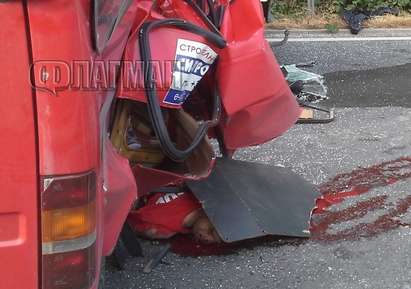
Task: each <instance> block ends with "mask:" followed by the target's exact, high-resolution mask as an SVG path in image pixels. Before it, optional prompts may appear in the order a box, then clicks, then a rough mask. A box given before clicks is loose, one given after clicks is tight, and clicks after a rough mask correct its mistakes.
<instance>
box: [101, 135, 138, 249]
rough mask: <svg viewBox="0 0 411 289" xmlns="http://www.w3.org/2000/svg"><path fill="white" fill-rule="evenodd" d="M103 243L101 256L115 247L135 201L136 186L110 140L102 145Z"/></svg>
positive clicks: (126, 162)
mask: <svg viewBox="0 0 411 289" xmlns="http://www.w3.org/2000/svg"><path fill="white" fill-rule="evenodd" d="M103 161H104V171H103V174H104V184H103V186H104V187H103V188H104V191H105V192H106V193H105V200H104V203H105V207H104V231H105V232H104V242H103V255H104V256H107V255H109V254H110V253H111V251H112V250H113V248H114V247H115V245H116V243H117V240H118V237H119V235H120V232H121V229H122V227H123V223H124V221H125V219H126V218H127V215H128V212H129V211H130V209H131V205H132V204H133V203H134V201H135V200H136V199H137V186H136V181H135V178H134V176H133V173H132V171H131V169H130V164H129V162H128V160H127V159H126V158H124V157H122V156H121V155H119V154H118V153H117V152H116V150H115V148H114V147H113V145H112V144H111V142H110V140H108V139H107V140H105V144H104V160H103Z"/></svg>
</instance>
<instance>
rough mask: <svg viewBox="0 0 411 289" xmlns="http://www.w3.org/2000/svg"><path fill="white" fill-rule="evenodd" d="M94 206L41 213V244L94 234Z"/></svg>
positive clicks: (88, 205)
mask: <svg viewBox="0 0 411 289" xmlns="http://www.w3.org/2000/svg"><path fill="white" fill-rule="evenodd" d="M95 220H96V204H95V202H94V201H93V202H91V203H89V204H87V205H85V206H80V207H74V208H65V209H56V210H47V211H43V212H42V235H43V236H42V238H43V242H44V243H47V242H55V241H66V240H72V239H76V238H80V237H84V236H86V235H89V234H91V233H93V232H94V230H95V227H96V224H95Z"/></svg>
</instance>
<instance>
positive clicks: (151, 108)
mask: <svg viewBox="0 0 411 289" xmlns="http://www.w3.org/2000/svg"><path fill="white" fill-rule="evenodd" d="M163 26H170V27H176V28H179V29H182V30H185V31H189V32H192V33H194V34H197V35H201V36H203V37H204V38H205V39H207V40H208V41H209V42H211V43H212V44H214V45H215V46H216V47H218V48H224V47H225V46H226V42H225V40H224V39H223V38H222V37H221V36H220V35H218V34H216V33H213V32H210V31H208V30H204V29H203V28H201V27H198V26H196V25H194V24H192V23H189V22H187V21H185V20H182V19H164V20H157V21H152V22H146V23H144V24H143V25H142V28H141V30H140V34H139V40H140V54H141V59H142V61H143V63H142V65H143V68H144V65H145V67H146V69H147V70H146V73H145V77H144V86H145V93H146V97H147V104H148V112H149V116H150V120H151V122H152V124H153V130H154V132H155V134H156V136H157V137H158V139H159V141H160V145H161V147H162V149H163V151H164V153H165V154H166V155H167V156H168V157H169V158H171V159H172V160H174V161H184V160H185V159H187V158H188V157H189V156H190V154H191V153H192V152H193V150H194V149H195V148H196V147H198V145H199V144H200V143H201V141H202V140H203V138H204V136H205V135H206V134H207V131H208V129H209V128H210V127H212V126H215V125H217V124H218V119H213V120H210V121H206V122H203V123H201V124H200V127H199V128H198V130H197V132H196V134H195V137H194V139H193V142H192V143H191V144H190V145H189V146H188V148H186V149H184V150H180V149H178V148H177V147H176V146H175V145H174V143H173V142H172V140H171V138H170V135H169V133H168V130H167V126H166V123H165V121H164V117H163V114H162V112H161V106H160V103H159V101H158V97H157V90H156V88H155V87H156V85H155V80H153V78H152V71H153V69H152V63H151V62H152V57H151V48H150V40H149V34H150V31H151V30H153V29H156V28H159V27H163ZM215 97H216V99H217V100H215V101H214V115H218V116H219V114H220V111H221V101H220V99H219V96H218V94H216V95H215Z"/></svg>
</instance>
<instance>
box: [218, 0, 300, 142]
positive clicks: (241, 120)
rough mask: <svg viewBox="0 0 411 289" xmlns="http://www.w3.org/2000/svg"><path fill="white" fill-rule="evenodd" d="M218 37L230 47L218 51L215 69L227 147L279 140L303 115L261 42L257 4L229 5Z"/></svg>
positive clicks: (246, 0)
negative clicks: (223, 38) (222, 108)
mask: <svg viewBox="0 0 411 289" xmlns="http://www.w3.org/2000/svg"><path fill="white" fill-rule="evenodd" d="M244 15H247V17H244ZM221 33H222V34H223V36H224V37H225V39H226V40H227V43H228V46H227V47H226V48H225V49H223V50H221V51H220V59H219V63H218V69H217V81H218V84H219V89H220V93H221V99H222V102H223V106H224V110H225V118H224V119H223V121H222V123H221V126H220V128H221V130H222V132H223V137H224V142H225V146H226V148H227V149H228V150H235V149H237V148H240V147H245V146H251V145H257V144H261V143H264V142H267V141H269V140H271V139H273V138H275V137H278V136H279V135H281V134H282V133H284V132H285V131H286V130H288V129H289V128H290V127H291V126H292V125H293V124H294V123H295V122H296V120H297V119H298V116H299V115H300V112H301V110H300V108H299V106H298V104H297V101H296V99H295V97H294V95H293V94H292V92H291V91H290V89H289V87H288V84H287V82H286V80H285V78H284V76H283V74H282V72H281V69H280V66H279V65H278V63H277V60H276V58H275V56H274V53H273V52H272V49H271V47H270V45H269V44H268V43H267V41H266V40H265V37H264V17H263V12H262V8H261V4H260V1H259V0H237V1H233V2H232V3H231V4H229V5H228V6H227V9H226V11H225V15H224V19H223V23H222V26H221Z"/></svg>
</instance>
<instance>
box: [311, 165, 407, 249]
mask: <svg viewBox="0 0 411 289" xmlns="http://www.w3.org/2000/svg"><path fill="white" fill-rule="evenodd" d="M409 178H411V158H399V159H396V160H393V161H388V162H384V163H382V164H379V165H375V166H372V167H369V168H360V169H357V170H354V171H352V172H351V173H347V174H340V175H338V176H336V177H335V178H334V179H332V180H331V181H329V182H327V183H325V184H323V185H322V186H321V187H320V192H321V194H322V196H323V197H322V198H321V199H318V200H317V208H316V209H315V210H314V212H313V218H312V220H311V234H312V238H313V239H316V240H328V241H335V240H342V239H355V238H359V237H371V236H373V235H376V234H379V233H382V232H385V231H388V230H391V229H395V228H398V227H399V226H403V225H409V224H404V223H403V222H402V221H401V218H400V217H401V216H402V215H403V214H404V213H406V212H407V211H408V209H409V208H410V207H411V191H410V196H407V197H406V198H403V199H401V200H399V201H398V203H397V205H396V206H395V207H394V208H391V209H389V210H387V213H386V214H385V215H382V216H380V217H379V218H377V220H375V221H374V222H372V223H360V224H357V225H355V226H353V227H351V228H347V229H345V230H342V231H340V232H338V233H336V234H332V233H329V228H330V226H331V225H332V224H336V223H341V222H346V221H351V220H355V219H358V218H361V217H363V216H365V215H366V214H368V213H369V212H371V211H374V210H377V209H382V208H384V206H386V203H385V201H386V199H387V198H388V195H385V196H384V195H382V196H377V197H370V198H369V199H367V200H364V201H361V202H358V203H356V204H355V205H353V206H351V207H348V208H345V209H343V210H341V211H333V212H329V211H327V209H328V208H329V207H330V206H332V205H335V204H339V203H341V202H342V201H344V200H345V199H347V198H349V197H354V196H359V195H366V194H367V193H368V192H370V191H372V190H373V189H375V188H378V187H386V186H389V185H392V184H395V183H397V182H399V181H401V180H405V179H409ZM393 193H395V192H393Z"/></svg>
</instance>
